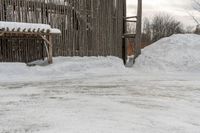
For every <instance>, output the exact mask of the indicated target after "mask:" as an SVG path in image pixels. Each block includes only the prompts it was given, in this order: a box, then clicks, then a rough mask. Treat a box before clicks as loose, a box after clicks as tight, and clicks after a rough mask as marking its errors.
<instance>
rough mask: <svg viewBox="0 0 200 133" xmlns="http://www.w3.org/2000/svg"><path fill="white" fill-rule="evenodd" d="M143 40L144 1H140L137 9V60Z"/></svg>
mask: <svg viewBox="0 0 200 133" xmlns="http://www.w3.org/2000/svg"><path fill="white" fill-rule="evenodd" d="M141 38H142V0H138V9H137V26H136V36H135V58H137V57H138V56H139V55H140V54H141Z"/></svg>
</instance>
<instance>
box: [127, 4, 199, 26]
mask: <svg viewBox="0 0 200 133" xmlns="http://www.w3.org/2000/svg"><path fill="white" fill-rule="evenodd" d="M127 4H128V15H131V16H133V15H135V12H136V5H137V0H127ZM159 12H167V13H168V14H171V15H173V16H174V17H175V18H177V19H178V20H180V21H182V22H183V23H184V25H185V26H190V25H192V26H195V25H196V23H195V22H194V21H193V19H192V18H191V17H190V16H189V15H188V12H190V13H192V14H193V15H195V16H196V17H197V18H198V20H199V22H200V13H199V12H196V11H194V10H193V9H192V0H143V17H149V18H151V16H153V15H154V14H157V13H159Z"/></svg>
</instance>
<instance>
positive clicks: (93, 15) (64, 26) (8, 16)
mask: <svg viewBox="0 0 200 133" xmlns="http://www.w3.org/2000/svg"><path fill="white" fill-rule="evenodd" d="M138 1H139V2H138V4H141V3H140V2H141V0H138ZM138 9H139V10H138V14H139V16H138V15H137V16H134V17H130V18H133V19H134V18H136V19H137V20H138V21H135V20H134V21H133V20H129V22H134V23H135V22H136V23H137V27H138V28H136V29H137V34H133V33H132V34H127V33H126V21H127V19H130V18H127V17H126V0H0V21H12V22H25V23H41V24H49V25H51V27H52V28H58V29H60V30H61V32H62V34H61V35H55V36H53V37H52V41H53V55H54V56H109V55H112V56H117V57H120V58H123V59H124V60H125V58H126V38H136V39H135V42H136V43H135V44H136V45H135V47H136V51H135V52H136V53H137V54H139V53H140V50H139V49H140V46H139V45H140V43H139V42H140V37H141V33H140V32H141V7H139V8H138ZM138 50H139V51H138ZM44 51H45V47H44V42H43V40H42V38H40V37H39V36H21V37H16V36H15V34H11V35H10V36H7V37H3V36H1V37H0V62H30V61H33V60H37V59H43V58H44V57H46V54H45V52H44Z"/></svg>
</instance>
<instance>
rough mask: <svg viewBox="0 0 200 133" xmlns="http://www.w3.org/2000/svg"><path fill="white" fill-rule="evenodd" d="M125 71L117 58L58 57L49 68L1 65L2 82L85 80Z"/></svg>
mask: <svg viewBox="0 0 200 133" xmlns="http://www.w3.org/2000/svg"><path fill="white" fill-rule="evenodd" d="M124 69H125V67H124V65H123V61H122V60H121V59H119V58H117V57H83V58H82V57H57V58H54V63H53V64H52V65H48V66H41V65H40V66H34V67H28V66H27V65H26V64H24V63H0V82H15V81H40V80H54V79H72V78H82V77H84V78H85V77H87V75H90V76H92V75H106V74H111V73H113V74H117V73H118V72H119V71H122V70H124Z"/></svg>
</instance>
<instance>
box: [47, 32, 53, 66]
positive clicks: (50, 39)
mask: <svg viewBox="0 0 200 133" xmlns="http://www.w3.org/2000/svg"><path fill="white" fill-rule="evenodd" d="M49 43H50V44H49V59H48V63H49V64H52V63H53V44H52V35H51V34H50V35H49Z"/></svg>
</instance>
